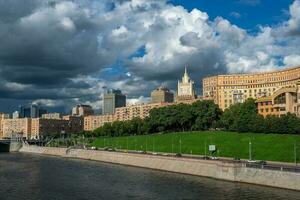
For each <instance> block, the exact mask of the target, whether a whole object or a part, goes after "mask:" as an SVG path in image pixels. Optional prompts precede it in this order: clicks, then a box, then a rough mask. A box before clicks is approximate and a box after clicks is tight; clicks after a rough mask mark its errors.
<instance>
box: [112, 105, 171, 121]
mask: <svg viewBox="0 0 300 200" xmlns="http://www.w3.org/2000/svg"><path fill="white" fill-rule="evenodd" d="M174 104H175V103H148V104H140V105H130V106H127V107H122V108H116V112H115V116H114V119H115V120H116V121H127V120H131V119H134V118H137V117H139V118H141V119H144V118H145V117H148V116H149V114H150V110H152V109H153V108H160V107H164V106H168V105H174Z"/></svg>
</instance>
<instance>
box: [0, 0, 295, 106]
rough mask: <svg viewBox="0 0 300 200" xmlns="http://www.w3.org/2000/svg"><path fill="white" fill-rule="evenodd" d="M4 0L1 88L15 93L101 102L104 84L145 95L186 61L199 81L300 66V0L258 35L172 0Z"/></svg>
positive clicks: (175, 75)
mask: <svg viewBox="0 0 300 200" xmlns="http://www.w3.org/2000/svg"><path fill="white" fill-rule="evenodd" d="M5 2H7V1H4V0H3V1H2V0H0V36H3V37H0V43H1V47H2V48H1V47H0V78H2V81H1V82H3V83H4V84H2V86H0V92H2V94H5V95H4V96H7V97H10V98H19V99H20V98H25V97H26V98H27V99H30V98H31V99H32V100H38V99H42V100H38V101H40V102H41V103H42V102H44V104H49V105H52V106H53V105H55V103H54V101H57V102H58V104H57V105H61V103H62V102H66V103H70V102H73V103H75V102H76V103H77V102H82V103H90V104H92V105H94V106H95V107H97V108H100V106H101V105H100V102H101V101H100V100H101V93H102V92H103V87H104V86H107V87H110V88H119V89H121V90H123V91H124V93H126V94H127V95H128V98H129V99H132V100H130V102H138V101H140V102H143V101H144V100H145V98H142V97H141V96H149V94H150V91H151V90H152V89H154V88H155V87H156V86H158V85H160V84H162V83H163V84H164V85H166V86H169V87H171V89H175V87H176V84H175V82H176V81H177V80H178V79H179V78H180V76H181V74H182V72H183V67H184V66H185V65H187V66H188V68H189V71H190V72H191V74H192V78H193V79H194V80H195V81H196V85H197V87H198V88H200V87H201V82H200V80H201V78H202V77H204V76H208V75H214V74H221V73H242V72H256V71H265V70H272V69H276V68H282V67H286V66H295V65H300V59H299V57H300V56H299V55H300V49H299V45H300V0H295V1H294V2H293V3H292V4H291V6H290V9H289V14H290V17H289V19H288V20H287V21H285V22H282V23H281V24H277V25H275V26H265V27H260V30H259V31H258V32H257V33H256V34H250V33H248V32H247V31H246V30H244V29H242V28H240V27H238V26H236V25H234V24H231V23H230V21H228V20H226V19H224V18H222V17H221V16H220V17H217V18H215V19H211V18H209V15H208V14H207V13H205V12H203V11H201V10H199V9H193V10H192V11H188V10H186V9H184V8H183V7H181V6H174V5H172V4H170V3H169V2H168V1H167V0H103V1H102V0H101V1H96V0H92V1H88V2H87V1H85V0H73V1H69V0H56V1H54V0H53V2H52V3H46V2H45V1H43V0H28V4H27V5H26V6H25V5H24V6H23V7H22V9H21V10H20V11H18V10H16V11H14V12H12V11H10V10H9V8H10V7H11V5H10V3H13V2H14V1H13V0H12V1H10V3H5ZM240 2H241V3H242V2H243V3H250V4H253V5H254V4H257V3H259V2H260V1H240ZM11 31H13V34H14V36H15V37H14V38H15V39H14V40H12V39H10V38H12V37H10V35H11ZM1 38H6V39H5V40H3V39H1ZM116 63H117V64H116ZM119 63H121V64H119ZM115 66H117V67H118V69H115V68H117V67H115ZM103 69H106V70H108V71H113V73H114V74H113V77H114V78H111V74H109V75H107V73H104V75H103V74H101V73H100V72H103ZM114 70H115V71H114ZM104 71H105V70H104ZM13 72H14V73H13ZM99 74H100V75H99ZM54 77H55V78H54ZM12 88H16V89H15V90H13V89H12ZM20 88H26V89H27V93H28V91H29V93H30V94H25V93H24V92H23V93H22V92H20V91H19V90H20ZM16 91H17V92H16ZM30 95H31V97H30Z"/></svg>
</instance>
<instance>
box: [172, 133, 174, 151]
mask: <svg viewBox="0 0 300 200" xmlns="http://www.w3.org/2000/svg"><path fill="white" fill-rule="evenodd" d="M172 154H174V141H173V135H172Z"/></svg>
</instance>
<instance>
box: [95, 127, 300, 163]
mask: <svg viewBox="0 0 300 200" xmlns="http://www.w3.org/2000/svg"><path fill="white" fill-rule="evenodd" d="M180 141H181V153H185V154H191V153H192V154H197V155H205V152H206V154H207V155H208V154H209V152H208V145H210V144H215V145H216V146H217V148H218V152H217V156H220V157H221V156H222V157H232V158H233V157H239V158H244V159H248V158H249V141H251V143H252V158H253V159H255V160H273V161H282V162H294V159H295V156H294V145H295V144H296V145H298V146H297V154H296V155H297V157H298V160H299V157H300V137H299V136H298V135H286V134H281V135H279V134H256V133H243V134H242V133H235V132H228V131H201V132H184V133H169V134H151V135H142V136H123V137H99V138H97V139H96V140H95V141H94V142H93V143H92V144H91V145H92V146H96V147H114V148H118V149H131V150H137V151H140V150H142V151H148V152H149V151H150V152H151V151H154V152H169V153H172V152H173V153H180Z"/></svg>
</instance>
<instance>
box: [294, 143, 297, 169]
mask: <svg viewBox="0 0 300 200" xmlns="http://www.w3.org/2000/svg"><path fill="white" fill-rule="evenodd" d="M294 159H295V165H296V166H297V146H296V143H294Z"/></svg>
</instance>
